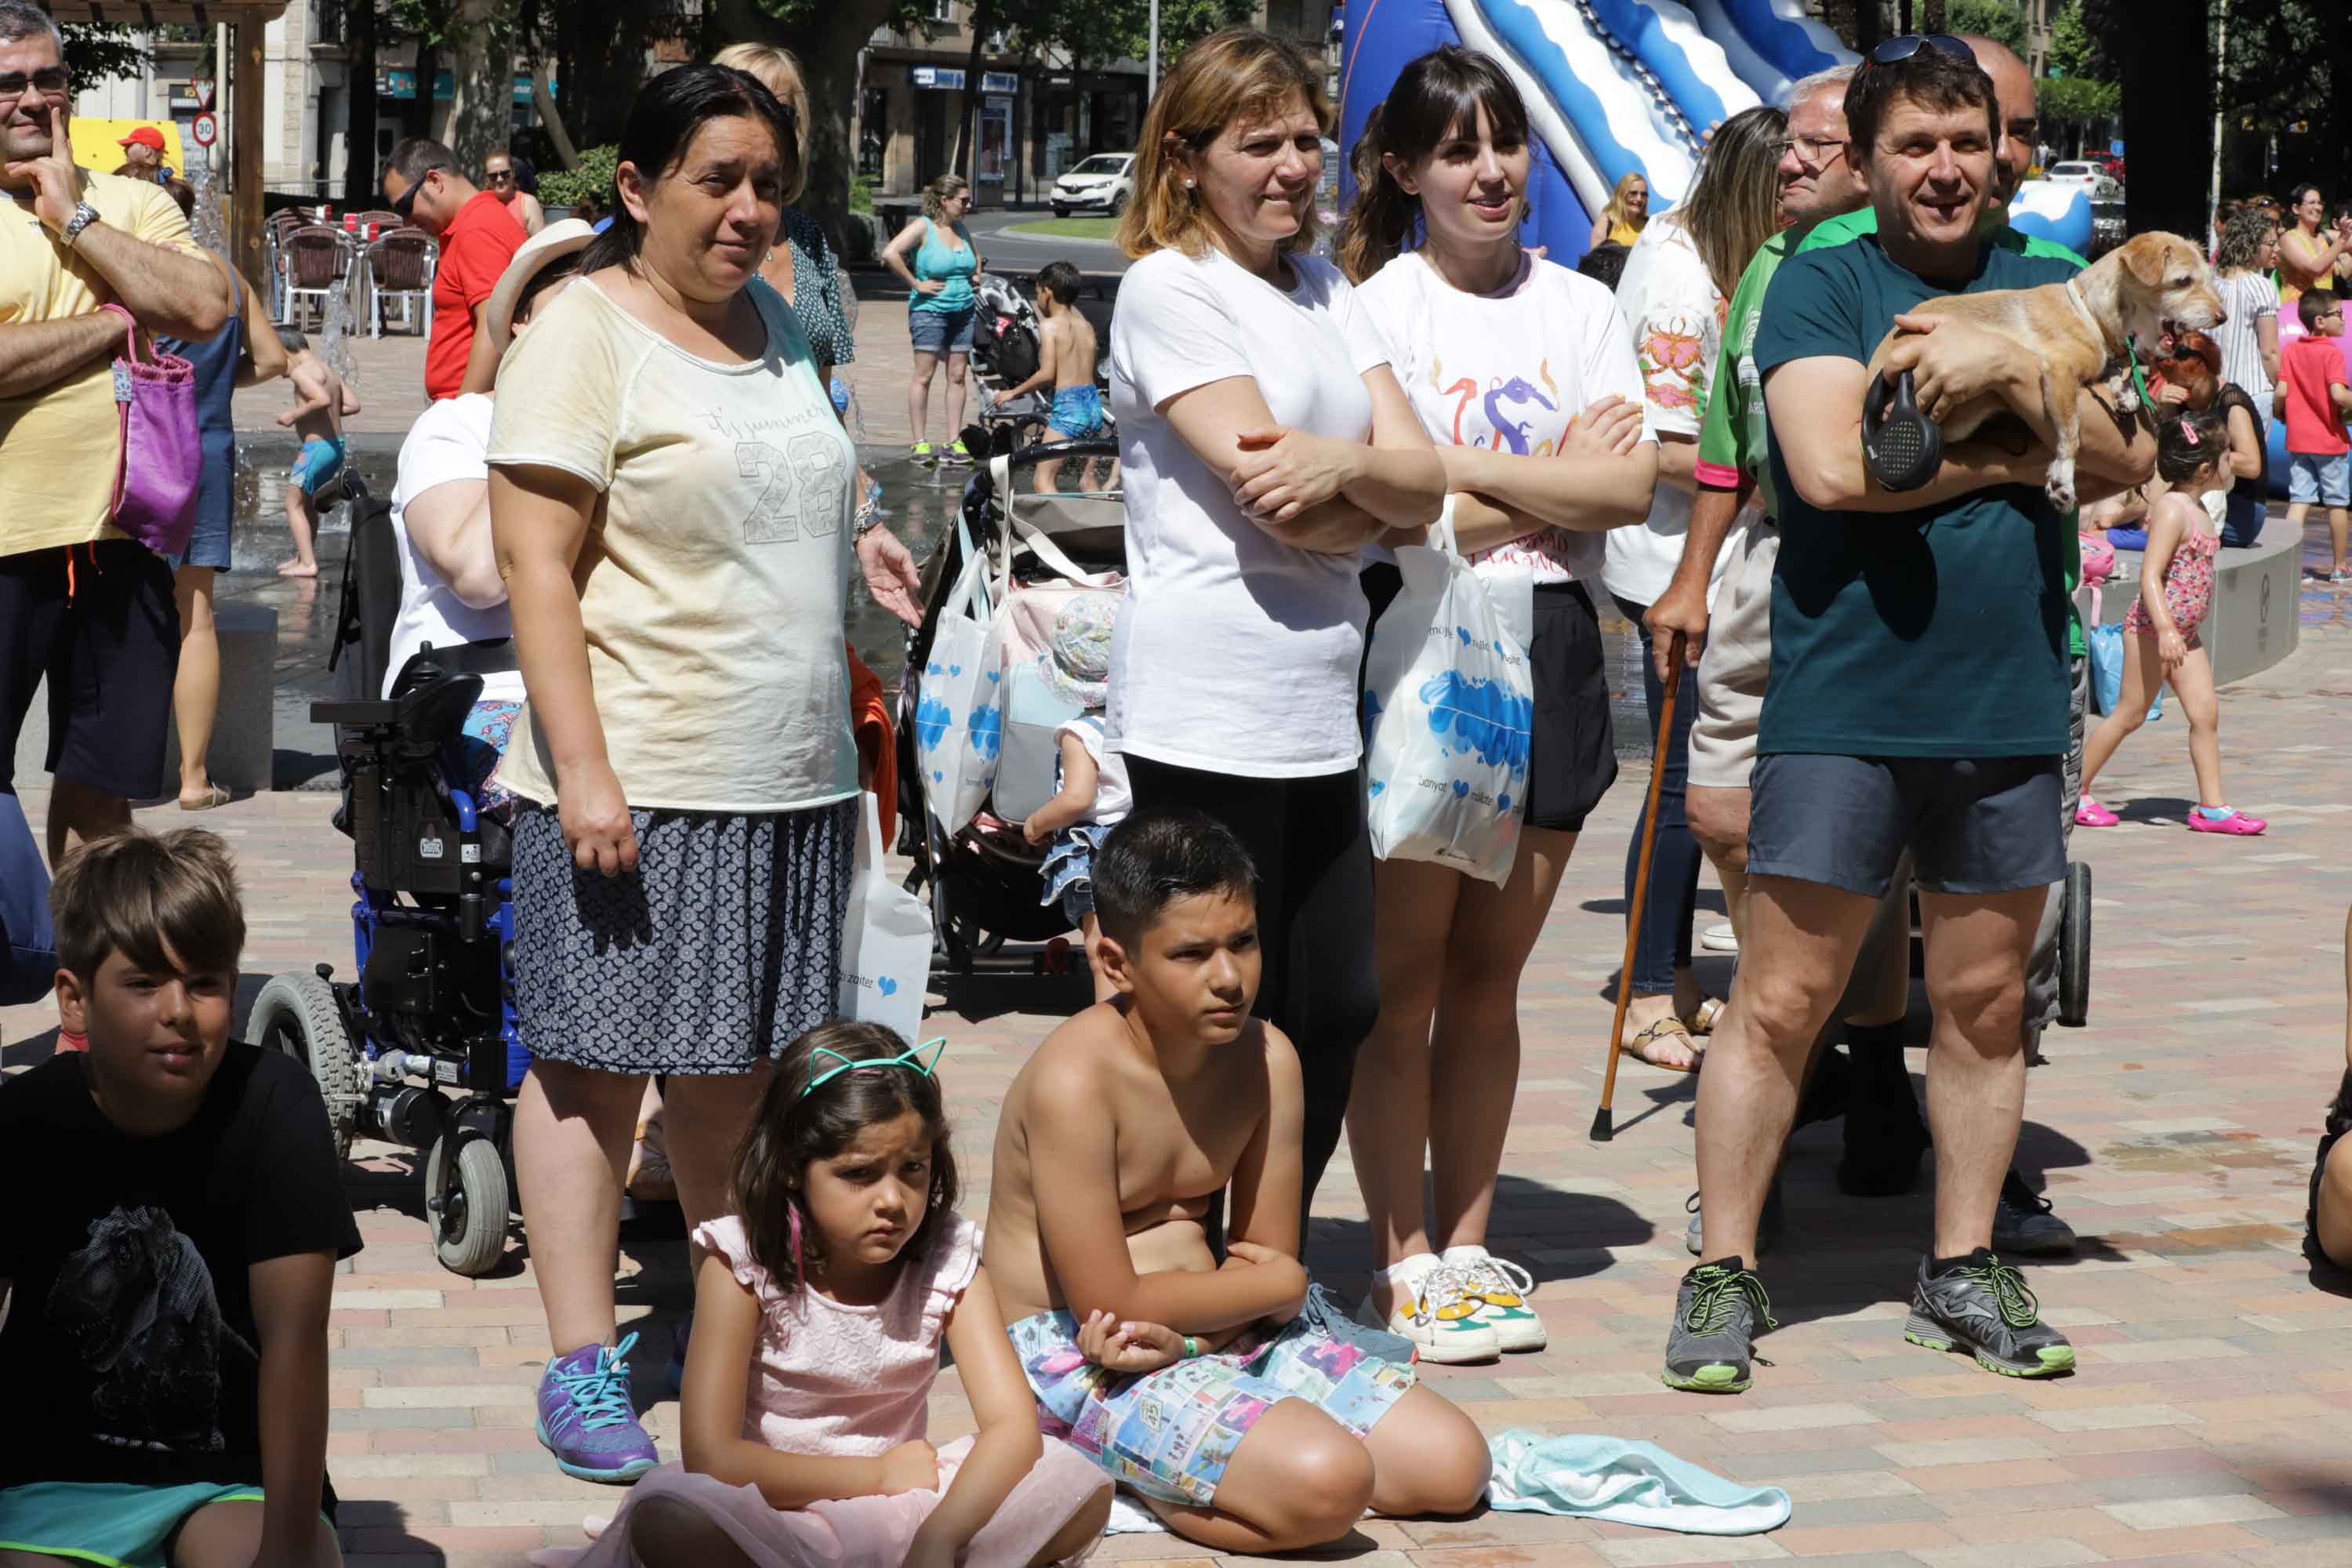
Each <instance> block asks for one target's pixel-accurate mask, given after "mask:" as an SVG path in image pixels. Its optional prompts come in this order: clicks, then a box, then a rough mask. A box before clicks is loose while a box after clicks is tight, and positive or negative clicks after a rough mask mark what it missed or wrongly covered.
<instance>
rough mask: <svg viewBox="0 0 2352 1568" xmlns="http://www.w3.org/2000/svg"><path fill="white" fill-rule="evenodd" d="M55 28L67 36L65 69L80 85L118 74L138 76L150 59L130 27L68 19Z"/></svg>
mask: <svg viewBox="0 0 2352 1568" xmlns="http://www.w3.org/2000/svg"><path fill="white" fill-rule="evenodd" d="M58 31H59V32H61V33H63V34H64V35H65V37H66V68H67V69H68V70H70V71H71V72H73V74H74V80H75V81H76V82H78V83H80V84H81V85H83V86H88V85H89V84H90V83H92V82H100V81H105V80H107V79H110V78H113V77H118V76H137V75H139V74H140V72H142V71H143V70H145V69H146V68H147V62H148V60H149V59H150V58H152V57H150V56H149V54H148V53H147V51H146V50H145V49H142V48H141V47H139V45H138V43H137V41H136V40H135V39H134V38H133V37H132V36H131V29H130V28H128V27H122V26H115V25H114V24H112V23H100V22H68V23H65V24H64V25H63V26H60V27H59V28H58Z"/></svg>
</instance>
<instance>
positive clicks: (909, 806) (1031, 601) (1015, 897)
mask: <svg viewBox="0 0 2352 1568" xmlns="http://www.w3.org/2000/svg"><path fill="white" fill-rule="evenodd" d="M1000 438H1001V437H1000ZM965 439H966V441H967V443H968V444H973V443H976V442H977V441H981V440H988V439H992V437H986V436H983V435H982V433H981V432H979V431H977V430H975V431H973V432H971V433H969V434H967V436H966V437H965ZM975 449H978V447H977V446H976V445H975ZM1117 453H1118V447H1117V444H1116V443H1114V442H1112V441H1109V440H1108V439H1102V438H1096V439H1091V440H1087V441H1068V442H1057V443H1055V444H1053V445H1050V446H1045V445H1033V446H1028V447H1023V448H1022V449H1021V450H1019V451H1017V452H1014V451H1003V450H999V451H996V452H995V453H994V455H992V457H991V458H990V459H989V461H988V463H987V464H986V466H985V467H983V468H981V469H979V470H978V471H977V472H975V473H974V474H973V475H972V478H971V482H970V483H969V484H968V485H966V486H965V488H964V497H963V505H962V508H961V511H960V512H959V514H958V517H957V520H956V526H955V527H954V528H953V529H952V530H951V531H950V532H949V534H948V536H947V539H946V542H945V543H944V544H943V546H942V547H941V548H940V551H939V552H937V554H935V555H934V556H933V558H932V560H931V561H930V563H929V565H928V567H927V570H928V572H929V574H930V582H929V591H928V593H927V595H926V598H925V603H924V613H923V623H922V625H921V626H918V627H916V628H915V629H914V630H913V631H911V632H909V633H908V637H907V663H906V673H905V675H904V676H903V677H902V678H901V679H900V685H899V691H898V820H899V821H900V822H901V823H903V824H905V827H904V829H903V831H902V833H901V847H902V848H903V849H905V850H906V851H907V852H908V853H909V854H911V855H912V856H913V858H914V862H915V867H914V871H913V873H912V874H911V875H910V876H909V877H908V881H907V887H908V890H909V891H917V890H919V889H921V888H923V887H925V886H928V887H929V889H930V895H931V929H932V932H933V938H934V952H935V955H936V957H937V958H938V959H940V960H944V962H945V963H948V964H949V965H950V966H952V967H953V968H954V969H955V970H956V972H957V973H961V974H963V975H966V976H969V975H970V974H971V973H972V971H973V967H974V963H975V961H976V960H980V959H987V958H993V957H995V956H996V955H997V954H998V953H999V952H1001V951H1002V950H1003V946H1004V944H1005V942H1008V941H1010V942H1049V941H1051V940H1052V939H1055V938H1057V937H1061V936H1064V935H1066V933H1067V932H1068V931H1069V929H1070V928H1069V923H1068V921H1066V920H1065V919H1064V918H1063V915H1062V913H1061V911H1060V910H1058V909H1056V908H1051V907H1048V906H1046V905H1045V904H1044V903H1042V902H1041V901H1040V900H1041V899H1042V897H1043V893H1044V884H1043V880H1042V878H1041V875H1040V872H1041V868H1043V866H1044V863H1045V853H1046V847H1045V846H1034V845H1032V844H1030V843H1029V842H1028V841H1027V840H1026V839H1025V838H1024V837H1022V834H1021V824H1022V823H1023V822H1024V821H1025V820H1026V819H1027V817H1028V815H1029V814H1030V813H1031V812H1033V811H1034V810H1036V809H1037V808H1038V807H1040V806H1042V805H1045V803H1046V802H1047V801H1049V800H1051V799H1053V798H1054V796H1055V794H1056V793H1058V788H1057V784H1056V780H1055V760H1056V758H1057V757H1058V755H1059V749H1058V748H1059V743H1058V742H1057V741H1056V739H1055V731H1057V730H1058V729H1059V727H1060V726H1061V725H1062V723H1063V722H1064V721H1066V720H1069V719H1072V718H1075V717H1076V710H1074V709H1071V708H1068V707H1067V706H1066V705H1062V704H1059V703H1058V701H1057V700H1055V699H1054V698H1052V697H1051V695H1050V694H1049V693H1046V692H1045V690H1044V689H1042V688H1037V687H1032V686H1030V685H1028V684H1027V683H1025V682H1023V681H1020V680H1017V679H1013V672H1014V671H1015V670H1016V669H1017V668H1021V667H1023V666H1025V665H1027V664H1030V663H1032V662H1033V661H1034V659H1035V658H1036V656H1037V654H1038V652H1039V651H1040V649H1042V648H1043V647H1044V646H1045V638H1046V637H1047V636H1048V635H1049V634H1050V633H1051V631H1052V629H1053V625H1054V620H1055V616H1056V615H1057V614H1058V613H1059V612H1060V609H1061V607H1062V606H1063V605H1066V604H1067V603H1068V601H1069V598H1070V596H1071V595H1073V594H1077V593H1085V592H1097V593H1100V592H1116V591H1118V589H1119V588H1120V587H1121V586H1123V582H1124V576H1123V574H1124V573H1125V571H1126V567H1127V519H1126V513H1125V510H1124V505H1123V503H1122V501H1121V500H1120V498H1119V497H1118V495H1117V494H1116V493H1108V492H1097V493H1092V494H1085V495H1064V494H1056V495H1022V494H1017V493H1016V492H1015V489H1014V481H1015V479H1017V477H1018V476H1019V475H1021V474H1022V473H1024V472H1026V471H1027V470H1029V469H1032V468H1035V467H1036V465H1037V464H1038V463H1040V462H1044V461H1048V460H1051V459H1054V458H1092V457H1115V456H1116V455H1117ZM975 551H979V552H985V553H986V555H987V557H988V562H989V565H988V567H987V568H986V570H987V573H988V602H989V604H990V605H991V606H992V608H993V610H994V615H993V617H992V631H991V638H992V650H993V657H994V658H996V659H998V660H999V661H1000V664H1001V667H1002V668H1003V670H1004V671H1005V674H1006V677H1007V679H1006V683H1005V690H1006V695H1005V698H1004V726H1003V752H1002V756H1001V759H1000V762H999V764H998V767H997V773H996V782H995V785H994V788H993V791H992V795H991V796H990V798H989V799H988V800H986V801H984V802H983V803H982V806H981V809H980V812H979V814H978V815H977V816H974V817H973V818H972V820H971V823H969V824H968V825H966V826H964V827H962V828H961V829H959V830H958V831H957V832H955V833H954V834H952V835H950V834H948V833H946V832H944V831H943V829H942V826H941V814H940V810H939V809H938V808H937V807H936V806H935V805H934V804H933V802H932V800H931V796H930V778H929V774H928V773H926V772H925V770H924V765H923V760H922V755H923V753H922V748H921V746H920V744H919V740H918V736H917V732H916V727H915V714H916V707H917V702H918V694H919V683H920V679H921V673H922V670H923V668H924V667H925V664H926V663H927V661H928V660H929V657H930V652H931V641H932V638H933V637H934V636H935V635H936V634H937V631H938V628H939V624H940V614H941V611H942V609H943V607H944V606H945V604H946V601H947V599H948V596H949V595H950V593H951V592H952V591H953V589H954V587H955V585H956V583H957V581H958V579H959V578H960V577H961V574H962V573H963V570H964V565H965V563H966V562H968V561H970V560H971V556H972V553H973V552H975ZM1067 956H1068V949H1067V947H1066V946H1062V947H1058V948H1055V949H1052V950H1049V952H1048V953H1047V954H1041V955H1038V957H1037V958H1036V959H1035V960H1034V961H1031V967H1033V968H1048V967H1058V966H1059V965H1060V964H1062V963H1066V961H1067Z"/></svg>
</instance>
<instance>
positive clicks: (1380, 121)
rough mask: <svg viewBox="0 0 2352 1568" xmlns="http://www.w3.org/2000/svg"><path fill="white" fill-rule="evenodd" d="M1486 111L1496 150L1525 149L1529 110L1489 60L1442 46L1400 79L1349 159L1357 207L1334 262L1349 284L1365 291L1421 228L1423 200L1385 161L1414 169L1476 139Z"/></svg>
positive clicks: (1341, 234)
mask: <svg viewBox="0 0 2352 1568" xmlns="http://www.w3.org/2000/svg"><path fill="white" fill-rule="evenodd" d="M1481 109H1484V110H1486V120H1487V122H1488V124H1489V125H1491V126H1492V127H1493V129H1494V135H1495V141H1496V142H1497V143H1498V144H1503V145H1508V144H1510V143H1513V142H1517V143H1520V144H1524V143H1525V142H1527V140H1528V106H1527V103H1526V102H1525V100H1522V99H1521V98H1520V97H1519V89H1517V87H1515V86H1514V85H1512V82H1511V79H1510V77H1509V76H1508V75H1507V74H1506V73H1505V71H1504V69H1503V68H1502V67H1501V66H1500V65H1497V64H1496V62H1495V61H1494V60H1493V59H1492V58H1489V57H1487V56H1486V55H1482V54H1479V53H1478V52H1476V51H1475V50H1474V49H1465V48H1464V47H1462V46H1461V45H1459V44H1442V45H1440V46H1439V47H1436V48H1434V49H1432V50H1431V51H1430V52H1429V53H1427V54H1425V55H1423V56H1422V57H1421V58H1418V59H1416V60H1413V61H1412V63H1410V64H1409V65H1407V66H1406V67H1405V68H1404V69H1403V70H1402V71H1401V72H1399V73H1398V76H1397V79H1396V85H1395V86H1394V87H1391V89H1389V96H1388V98H1387V100H1386V101H1384V102H1382V103H1381V105H1380V106H1379V107H1378V108H1376V109H1374V110H1372V113H1371V118H1370V119H1369V120H1367V121H1365V122H1364V133H1363V135H1361V136H1360V137H1358V138H1357V140H1356V146H1355V151H1354V152H1353V153H1350V154H1349V156H1350V159H1351V160H1352V167H1353V170H1354V173H1355V176H1356V199H1355V200H1354V201H1353V202H1352V203H1350V204H1349V207H1348V216H1347V217H1346V218H1344V219H1343V220H1341V222H1340V225H1339V246H1338V247H1337V257H1338V260H1339V269H1340V270H1341V271H1342V272H1345V273H1346V274H1347V275H1348V278H1349V280H1350V281H1351V282H1356V283H1361V282H1362V281H1363V280H1364V279H1367V278H1370V276H1371V275H1372V274H1373V273H1375V272H1378V271H1379V270H1380V269H1381V268H1383V267H1385V266H1387V265H1388V264H1389V262H1390V261H1391V260H1393V259H1394V258H1395V257H1396V254H1397V252H1399V251H1400V250H1402V249H1403V248H1404V247H1405V245H1406V242H1407V241H1408V240H1410V239H1412V236H1413V231H1414V230H1415V229H1417V228H1418V227H1420V226H1421V198H1420V197H1418V196H1409V195H1405V192H1404V187H1403V186H1402V185H1400V184H1397V183H1396V180H1395V177H1394V176H1392V175H1391V174H1389V172H1388V169H1387V166H1386V165H1385V163H1383V162H1382V158H1383V156H1384V155H1389V154H1392V155H1394V157H1395V158H1396V160H1397V162H1399V163H1403V164H1406V165H1408V166H1410V165H1412V164H1414V163H1420V162H1421V161H1422V160H1423V158H1426V157H1428V156H1429V155H1430V154H1431V153H1433V152H1435V151H1436V150H1437V148H1438V144H1439V143H1441V142H1445V141H1447V140H1448V139H1450V138H1452V137H1454V136H1475V135H1476V134H1477V133H1478V111H1479V110H1481Z"/></svg>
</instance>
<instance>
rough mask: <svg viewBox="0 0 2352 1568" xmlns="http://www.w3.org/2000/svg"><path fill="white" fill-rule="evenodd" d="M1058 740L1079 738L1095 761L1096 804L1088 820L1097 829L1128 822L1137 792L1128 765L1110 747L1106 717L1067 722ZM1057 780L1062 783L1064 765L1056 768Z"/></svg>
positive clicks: (1057, 733)
mask: <svg viewBox="0 0 2352 1568" xmlns="http://www.w3.org/2000/svg"><path fill="white" fill-rule="evenodd" d="M1054 733H1055V736H1056V737H1059V736H1063V735H1075V736H1076V737H1077V742H1078V744H1079V745H1081V746H1084V747H1085V748H1086V749H1087V755H1088V756H1089V757H1092V758H1093V759H1094V760H1095V804H1094V809H1092V810H1091V811H1088V812H1087V816H1086V820H1087V821H1088V822H1091V823H1093V824H1094V825H1095V826H1097V827H1116V826H1118V825H1119V824H1120V823H1122V822H1125V821H1126V820H1127V814H1128V813H1129V812H1130V811H1132V810H1134V809H1135V792H1134V791H1133V790H1132V789H1130V788H1129V787H1128V783H1127V763H1126V762H1125V761H1124V760H1123V759H1121V758H1120V756H1119V755H1118V752H1114V751H1112V750H1111V749H1110V746H1109V737H1108V735H1106V734H1105V733H1104V732H1103V716H1102V715H1101V714H1099V713H1081V714H1079V715H1078V716H1077V717H1076V718H1075V719H1072V720H1068V721H1066V722H1065V723H1064V724H1063V725H1062V727H1061V728H1060V729H1058V730H1056V731H1054ZM1054 778H1055V783H1056V784H1059V783H1060V782H1061V765H1060V764H1059V763H1055V769H1054Z"/></svg>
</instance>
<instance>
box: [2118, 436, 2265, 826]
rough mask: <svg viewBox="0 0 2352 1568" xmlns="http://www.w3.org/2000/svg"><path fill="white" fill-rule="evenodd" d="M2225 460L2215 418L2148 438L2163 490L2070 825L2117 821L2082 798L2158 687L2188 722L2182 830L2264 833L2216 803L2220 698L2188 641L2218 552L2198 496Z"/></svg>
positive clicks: (2254, 820) (2193, 641) (2208, 599)
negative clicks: (2187, 792) (2118, 691)
mask: <svg viewBox="0 0 2352 1568" xmlns="http://www.w3.org/2000/svg"><path fill="white" fill-rule="evenodd" d="M2229 460H2230V427H2229V426H2228V424H2227V423H2226V422H2225V420H2224V417H2223V416H2221V415H2220V414H2218V413H2212V412H2207V413H2202V414H2199V413H2191V412H2185V411H2184V412H2182V413H2181V414H2179V416H2168V417H2167V418H2166V420H2165V422H2164V423H2163V424H2162V425H2161V426H2159V427H2158V431H2157V457H2156V471H2157V474H2158V477H2159V478H2161V479H2163V480H2164V481H2165V482H2166V483H2167V484H2168V485H2169V486H2170V487H2171V488H2170V489H2168V490H2166V491H2165V492H2164V494H2163V495H2162V496H2160V497H2159V498H2158V500H2157V501H2156V502H2155V504H2154V505H2152V506H2150V507H2149V508H2148V513H2147V553H2146V554H2145V555H2143V556H2142V557H2141V559H2140V569H2139V582H2140V590H2139V597H2138V598H2137V599H2135V600H2133V601H2132V607H2131V609H2130V610H2129V611H2128V612H2127V613H2126V615H2125V616H2124V631H2125V632H2126V634H2127V635H2126V637H2125V638H2124V678H2123V692H2122V695H2121V696H2119V697H2118V698H2117V699H2116V706H2115V711H2113V712H2111V713H2109V714H2108V715H2107V716H2106V717H2105V719H2102V720H2100V721H2099V727H2098V728H2097V729H2095V730H2094V731H2091V735H2090V738H2089V739H2088V740H2087V741H2085V742H2084V745H2083V801H2082V805H2080V806H2078V807H2076V809H2075V812H2074V821H2075V823H2076V825H2077V826H2083V827H2113V826H2115V825H2116V823H2117V822H2118V821H2120V820H2121V818H2119V817H2117V816H2116V814H2115V813H2114V812H2112V811H2109V810H2108V809H2107V808H2106V807H2105V806H2104V805H2100V804H2099V803H2098V802H2097V801H2096V800H2094V799H2093V798H2092V797H2091V783H2092V781H2093V780H2095V779H2096V778H2097V777H2098V776H2099V770H2100V769H2102V768H2104V767H2105V766H2106V764H2107V759H2108V758H2110V757H2112V756H2114V755H2115V754H2116V747H2117V746H2120V745H2122V744H2123V742H2124V737H2125V736H2126V735H2129V734H2130V733H2131V732H2132V731H2135V730H2137V729H2138V728H2139V727H2140V726H2141V725H2142V724H2145V723H2147V710H2148V704H2149V703H2151V702H2152V701H2154V700H2155V699H2156V693H2157V689H2158V686H2159V685H2166V684H2168V685H2169V686H2171V688H2172V690H2173V695H2174V696H2176V697H2178V698H2179V700H2180V706H2181V710H2183V711H2184V712H2186V713H2187V714H2188V715H2189V764H2190V765H2191V766H2192V767H2194V768H2195V769H2196V770H2197V805H2196V806H2195V808H2194V809H2192V810H2191V811H2190V812H2189V831H2191V832H2192V833H2233V834H2238V835H2242V836H2243V835H2251V834H2256V833H2260V832H2261V831H2262V830H2263V828H2265V827H2267V826H2270V825H2269V824H2268V823H2266V822H2264V821H2263V819H2262V818H2260V817H2258V816H2247V815H2246V814H2245V813H2244V812H2242V811H2235V810H2232V809H2231V807H2230V806H2228V805H2224V804H2223V803H2222V800H2221V700H2220V698H2218V697H2217V696H2216V695H2215V694H2214V691H2213V661H2212V660H2211V659H2210V658H2209V657H2208V656H2207V655H2206V652H2205V645H2204V644H2203V643H2202V642H2200V641H2199V640H2198V637H2197V629H2198V627H2199V626H2200V625H2201V624H2202V623H2203V622H2204V619H2205V614H2206V612H2207V611H2208V610H2210V609H2211V608H2212V607H2213V557H2214V554H2215V552H2217V551H2219V550H2220V549H2221V535H2220V534H2218V533H2216V532H2215V531H2213V524H2212V520H2211V519H2210V517H2209V516H2208V515H2207V513H2206V510H2205V506H2204V502H2203V500H2202V499H2201V498H2202V497H2203V496H2204V495H2205V493H2206V492H2207V491H2209V490H2212V489H2220V488H2221V487H2222V486H2224V485H2227V484H2228V483H2230V479H2228V478H2226V477H2225V475H2226V473H2227V470H2228V466H2229Z"/></svg>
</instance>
